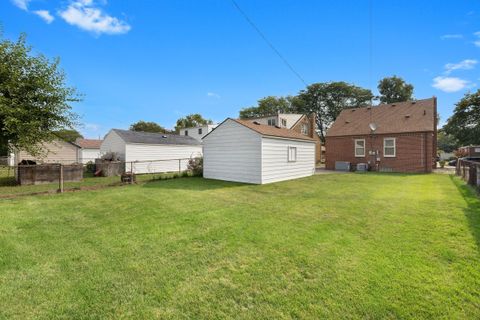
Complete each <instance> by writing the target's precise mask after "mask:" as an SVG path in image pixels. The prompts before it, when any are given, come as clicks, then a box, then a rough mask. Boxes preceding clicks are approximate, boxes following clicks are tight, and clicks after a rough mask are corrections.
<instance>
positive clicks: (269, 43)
mask: <svg viewBox="0 0 480 320" xmlns="http://www.w3.org/2000/svg"><path fill="white" fill-rule="evenodd" d="M231 1H232V3H233V5H234V7H235V8H236V9H237V10H238V12H240V14H241V15H242V16H243V18H244V19H245V20H246V21H247V22H248V23H249V24H250V25H251V26H252V28H253V29H254V30H255V31H256V32H257V33H258V35H259V36H260V37H261V38H262V39H263V41H265V43H266V44H267V45H268V46H269V47H270V49H272V50H273V52H275V54H276V55H277V56H278V57H279V58H280V59H281V60H282V61H283V63H284V64H285V65H286V66H287V67H288V68H289V69H290V71H292V72H293V74H294V75H295V76H296V77H297V78H298V79H299V80H300V81H301V82H302V83H303V84H304V85H305V86H308V84H307V82H306V81H305V80H304V79H303V78H302V76H301V75H300V74H299V73H298V72H297V71H296V70H295V69H294V68H293V66H292V65H291V64H290V63H289V62H288V61H287V59H286V58H285V57H284V56H283V55H282V54H281V53H280V51H278V50H277V48H275V46H274V45H273V44H272V43H271V42H270V41H269V40H268V38H267V37H266V36H265V34H264V33H263V32H262V31H261V30H260V29H259V28H258V27H257V26H256V25H255V23H254V22H253V21H252V19H250V18H249V17H248V15H247V14H246V13H245V12H244V11H243V10H242V8H240V6H239V5H238V3H237V2H236V1H235V0H231Z"/></svg>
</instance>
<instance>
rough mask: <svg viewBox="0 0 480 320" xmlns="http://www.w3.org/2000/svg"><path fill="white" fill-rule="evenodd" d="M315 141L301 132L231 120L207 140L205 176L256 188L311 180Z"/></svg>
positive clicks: (204, 140)
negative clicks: (309, 177) (263, 185)
mask: <svg viewBox="0 0 480 320" xmlns="http://www.w3.org/2000/svg"><path fill="white" fill-rule="evenodd" d="M314 173H315V141H314V140H313V139H312V138H310V137H308V136H305V135H303V134H301V133H299V132H296V131H293V130H290V129H285V128H279V127H275V126H268V125H264V124H260V123H258V122H251V121H245V120H237V119H231V118H228V119H226V120H225V121H224V122H222V123H221V124H220V125H219V126H218V127H217V128H216V129H215V130H213V131H212V132H210V133H209V134H208V135H206V136H205V137H204V138H203V176H204V177H205V178H208V179H218V180H226V181H237V182H246V183H255V184H264V183H271V182H277V181H283V180H290V179H296V178H301V177H307V176H311V175H313V174H314Z"/></svg>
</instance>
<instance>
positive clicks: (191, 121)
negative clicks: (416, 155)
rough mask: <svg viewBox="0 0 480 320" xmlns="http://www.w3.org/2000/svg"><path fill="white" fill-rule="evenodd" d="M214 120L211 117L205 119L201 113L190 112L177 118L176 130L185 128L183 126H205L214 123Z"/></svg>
mask: <svg viewBox="0 0 480 320" xmlns="http://www.w3.org/2000/svg"><path fill="white" fill-rule="evenodd" d="M212 123H213V121H212V120H210V119H204V118H203V117H202V115H201V114H198V113H194V114H189V115H188V116H186V117H182V118H180V119H178V120H177V125H176V126H175V130H176V131H177V132H178V130H180V129H183V128H191V127H198V126H204V125H207V124H212Z"/></svg>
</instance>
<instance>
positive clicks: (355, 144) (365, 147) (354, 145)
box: [353, 139, 367, 158]
mask: <svg viewBox="0 0 480 320" xmlns="http://www.w3.org/2000/svg"><path fill="white" fill-rule="evenodd" d="M357 141H363V154H357ZM353 151H354V153H355V157H356V158H365V154H366V153H367V146H366V143H365V139H355V141H354V142H353Z"/></svg>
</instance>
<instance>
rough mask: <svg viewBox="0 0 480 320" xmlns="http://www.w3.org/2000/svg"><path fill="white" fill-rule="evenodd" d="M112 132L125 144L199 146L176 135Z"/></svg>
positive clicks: (190, 139) (192, 139)
mask: <svg viewBox="0 0 480 320" xmlns="http://www.w3.org/2000/svg"><path fill="white" fill-rule="evenodd" d="M112 131H114V132H115V133H116V134H118V135H119V136H120V137H121V138H122V139H123V141H125V142H126V143H143V144H165V145H168V144H172V145H201V143H200V142H199V141H197V140H196V139H194V138H192V137H189V136H181V135H178V134H169V133H154V132H142V131H130V130H121V129H112Z"/></svg>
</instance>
